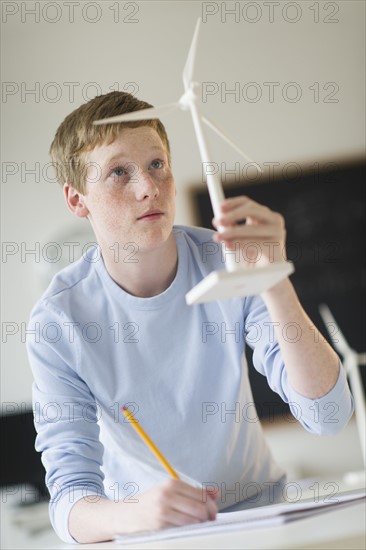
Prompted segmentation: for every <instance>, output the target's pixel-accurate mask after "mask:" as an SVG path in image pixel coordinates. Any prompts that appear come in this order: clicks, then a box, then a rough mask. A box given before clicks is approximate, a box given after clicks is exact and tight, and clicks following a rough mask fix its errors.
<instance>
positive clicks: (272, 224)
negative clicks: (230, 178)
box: [212, 196, 286, 267]
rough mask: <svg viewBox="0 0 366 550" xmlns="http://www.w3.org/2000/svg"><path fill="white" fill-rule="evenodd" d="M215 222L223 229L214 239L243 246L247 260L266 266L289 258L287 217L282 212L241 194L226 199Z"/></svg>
mask: <svg viewBox="0 0 366 550" xmlns="http://www.w3.org/2000/svg"><path fill="white" fill-rule="evenodd" d="M212 223H213V225H214V227H215V228H216V229H220V231H219V232H218V233H216V234H215V235H214V240H215V241H216V242H218V243H220V242H221V243H224V246H225V247H226V248H227V249H230V250H237V249H238V248H239V249H240V261H241V262H243V263H244V264H246V265H250V266H253V267H254V266H265V265H268V264H270V263H271V264H272V263H273V262H280V261H285V260H286V229H285V221H284V218H283V216H282V215H281V214H279V213H278V212H273V211H272V210H270V209H269V208H267V207H266V206H263V205H261V204H258V203H257V202H255V201H253V200H251V199H249V198H248V197H246V196H240V197H234V198H230V199H225V200H224V202H223V203H222V204H221V215H220V217H219V218H213V220H212ZM238 253H239V251H238Z"/></svg>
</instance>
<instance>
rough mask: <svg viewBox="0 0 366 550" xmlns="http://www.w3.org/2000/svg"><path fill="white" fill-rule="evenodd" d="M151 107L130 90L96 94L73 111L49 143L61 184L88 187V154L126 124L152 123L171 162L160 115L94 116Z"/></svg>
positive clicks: (112, 136) (167, 141)
mask: <svg viewBox="0 0 366 550" xmlns="http://www.w3.org/2000/svg"><path fill="white" fill-rule="evenodd" d="M149 107H152V105H150V104H149V103H146V102H145V101H141V100H139V99H137V98H136V97H134V96H133V95H131V94H129V93H127V92H110V93H108V94H104V95H100V96H97V97H95V98H93V99H91V100H90V101H88V103H85V104H83V105H81V106H80V107H78V108H77V109H75V110H74V111H73V112H72V113H70V114H69V115H68V116H67V117H66V118H65V120H64V121H63V122H62V123H61V124H60V126H59V127H58V129H57V132H56V135H55V138H54V140H53V142H52V144H51V147H50V155H51V159H52V163H53V165H54V168H55V170H56V176H57V181H58V182H59V183H60V185H63V184H64V183H65V182H67V183H69V184H70V185H72V186H73V187H75V189H76V190H77V191H79V192H80V193H83V194H85V191H86V185H85V180H86V164H85V154H86V153H87V152H88V151H91V150H92V149H94V147H97V146H99V145H103V144H106V145H109V144H110V143H112V142H113V141H114V140H115V139H116V138H118V136H119V134H120V133H121V131H122V130H123V129H124V128H138V127H140V126H149V127H151V128H154V129H155V130H156V131H157V133H158V134H159V136H160V139H161V141H162V142H163V145H164V147H165V149H166V152H167V155H168V161H169V164H170V145H169V140H168V136H167V133H166V130H165V128H164V125H163V124H162V123H161V122H160V120H158V119H151V120H138V121H133V122H120V123H116V124H103V125H100V126H99V125H94V124H93V122H94V120H99V119H102V118H107V117H111V116H116V115H122V114H124V113H130V112H133V111H140V110H141V109H147V108H149Z"/></svg>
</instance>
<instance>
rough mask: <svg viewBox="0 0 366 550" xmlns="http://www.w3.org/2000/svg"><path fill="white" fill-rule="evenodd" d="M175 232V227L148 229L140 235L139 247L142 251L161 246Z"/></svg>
mask: <svg viewBox="0 0 366 550" xmlns="http://www.w3.org/2000/svg"><path fill="white" fill-rule="evenodd" d="M172 234H173V228H172V227H171V228H170V229H162V228H161V229H158V228H156V229H155V230H153V231H146V233H145V234H143V235H140V238H139V239H138V242H137V244H138V247H139V250H140V251H141V252H144V251H148V250H154V249H157V248H160V247H161V246H163V245H164V244H166V243H167V242H168V241H169V239H170V238H171V236H172Z"/></svg>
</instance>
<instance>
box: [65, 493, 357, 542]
mask: <svg viewBox="0 0 366 550" xmlns="http://www.w3.org/2000/svg"><path fill="white" fill-rule="evenodd" d="M365 518H366V505H365V503H361V504H355V505H352V506H350V507H348V508H344V509H340V510H333V511H331V512H326V513H324V514H320V515H319V516H314V517H311V518H307V519H303V520H299V521H294V522H291V523H287V524H284V525H280V526H276V527H270V528H264V529H250V530H244V531H237V532H235V533H232V534H227V533H225V535H214V536H205V537H192V538H185V539H180V540H174V539H173V540H165V541H160V542H154V543H149V544H139V545H130V546H127V545H123V546H122V545H119V544H115V543H101V544H85V545H83V546H82V550H92V549H93V550H98V549H104V548H105V549H107V548H110V549H112V548H113V549H114V550H117V549H122V548H123V549H126V548H130V549H134V550H139V549H143V548H145V549H153V548H154V549H157V548H159V549H160V548H161V549H169V550H171V549H175V548H176V549H178V548H180V549H183V548H184V549H190V548H192V549H201V548H206V549H212V550H215V549H223V550H229V549H234V548H236V549H238V548H240V549H242V550H244V549H247V550H264V549H265V550H275V549H283V550H285V549H293V550H295V549H296V550H297V549H309V550H310V549H322V550H325V549H329V550H338V549H339V550H346V549H347V550H351V549H352V550H353V549H355V550H356V549H357V550H365V548H366V534H365V533H366V530H365V522H366V520H365ZM55 548H56V547H55ZM57 548H58V549H71V548H74V550H75V546H71V545H60V546H57Z"/></svg>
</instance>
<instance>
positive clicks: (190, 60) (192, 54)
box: [183, 18, 201, 90]
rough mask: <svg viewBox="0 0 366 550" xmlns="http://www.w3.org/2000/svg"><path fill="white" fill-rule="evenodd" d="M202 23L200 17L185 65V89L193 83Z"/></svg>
mask: <svg viewBox="0 0 366 550" xmlns="http://www.w3.org/2000/svg"><path fill="white" fill-rule="evenodd" d="M200 24H201V19H200V18H198V20H197V23H196V28H195V29H194V34H193V38H192V42H191V47H190V48H189V53H188V57H187V61H186V64H185V66H184V70H183V83H184V89H185V90H188V88H189V85H190V83H191V80H192V77H193V71H194V62H195V59H196V50H197V42H198V34H199V28H200Z"/></svg>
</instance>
